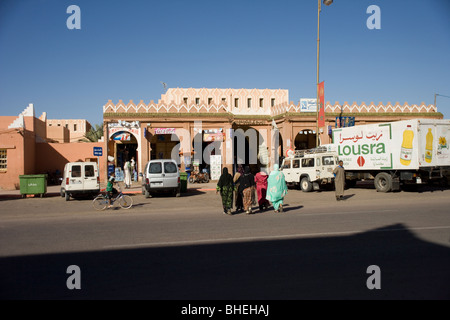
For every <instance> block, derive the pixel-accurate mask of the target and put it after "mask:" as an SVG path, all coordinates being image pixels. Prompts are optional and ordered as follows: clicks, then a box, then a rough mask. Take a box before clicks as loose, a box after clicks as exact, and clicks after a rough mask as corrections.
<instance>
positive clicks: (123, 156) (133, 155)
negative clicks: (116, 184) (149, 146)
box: [108, 131, 139, 181]
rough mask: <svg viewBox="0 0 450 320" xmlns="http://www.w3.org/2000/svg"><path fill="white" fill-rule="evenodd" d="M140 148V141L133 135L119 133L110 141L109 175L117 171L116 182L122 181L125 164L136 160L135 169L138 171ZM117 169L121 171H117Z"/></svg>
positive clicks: (125, 132) (112, 136)
mask: <svg viewBox="0 0 450 320" xmlns="http://www.w3.org/2000/svg"><path fill="white" fill-rule="evenodd" d="M138 148H139V144H138V140H137V138H136V137H135V135H134V134H133V133H130V132H128V131H119V132H116V133H114V134H112V135H111V137H110V139H109V141H108V150H109V151H108V175H109V174H111V173H112V172H114V171H115V172H116V180H117V181H122V178H123V177H122V174H121V173H122V172H123V171H121V170H123V167H124V165H125V162H126V161H129V160H130V161H131V159H134V161H135V165H136V166H135V169H136V170H137V168H138V166H137V159H139V158H138V150H139V149H138ZM116 169H120V170H119V171H117V170H116ZM133 171H134V170H133ZM132 174H133V172H132ZM133 178H134V176H133Z"/></svg>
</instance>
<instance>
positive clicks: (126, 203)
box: [92, 184, 133, 211]
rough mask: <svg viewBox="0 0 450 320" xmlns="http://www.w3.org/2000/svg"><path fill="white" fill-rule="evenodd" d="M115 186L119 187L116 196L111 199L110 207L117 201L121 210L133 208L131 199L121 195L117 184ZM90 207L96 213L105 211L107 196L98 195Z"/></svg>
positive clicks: (107, 203)
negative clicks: (96, 211)
mask: <svg viewBox="0 0 450 320" xmlns="http://www.w3.org/2000/svg"><path fill="white" fill-rule="evenodd" d="M117 186H118V187H119V193H118V194H117V196H115V197H114V196H113V198H112V199H111V206H113V205H114V203H115V202H116V201H118V202H119V205H120V207H121V208H122V209H130V208H131V207H132V206H133V198H131V197H130V196H128V195H125V194H123V193H122V189H121V188H120V186H119V184H117ZM92 206H93V207H94V209H95V210H98V211H103V210H105V209H106V208H107V207H108V206H109V199H108V196H107V194H103V193H101V194H99V195H98V196H97V197H96V198H95V199H94V201H93V202H92Z"/></svg>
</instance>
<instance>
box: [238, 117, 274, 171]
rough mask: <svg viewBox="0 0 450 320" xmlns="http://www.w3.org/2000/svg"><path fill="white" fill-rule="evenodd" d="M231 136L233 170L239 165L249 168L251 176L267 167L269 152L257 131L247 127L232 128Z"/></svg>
mask: <svg viewBox="0 0 450 320" xmlns="http://www.w3.org/2000/svg"><path fill="white" fill-rule="evenodd" d="M233 129H234V136H233V159H234V165H233V169H234V171H235V172H236V170H237V168H238V166H239V165H242V166H243V167H245V166H249V167H250V170H251V172H252V173H253V174H256V173H258V172H259V171H260V170H261V168H262V167H266V166H268V165H269V160H270V150H269V148H268V146H267V143H266V141H264V138H263V137H262V135H261V134H260V133H259V131H258V130H256V129H254V128H252V127H248V126H239V127H234V128H233Z"/></svg>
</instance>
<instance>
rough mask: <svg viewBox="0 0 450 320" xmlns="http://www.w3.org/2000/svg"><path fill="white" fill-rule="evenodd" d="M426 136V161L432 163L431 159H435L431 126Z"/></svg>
mask: <svg viewBox="0 0 450 320" xmlns="http://www.w3.org/2000/svg"><path fill="white" fill-rule="evenodd" d="M426 138H427V144H426V147H425V161H426V162H428V163H431V161H433V133H432V132H431V128H430V129H428V133H427V137H426Z"/></svg>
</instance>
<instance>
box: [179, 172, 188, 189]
mask: <svg viewBox="0 0 450 320" xmlns="http://www.w3.org/2000/svg"><path fill="white" fill-rule="evenodd" d="M187 181H188V174H187V173H186V172H180V184H181V190H180V191H181V193H186V192H187Z"/></svg>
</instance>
